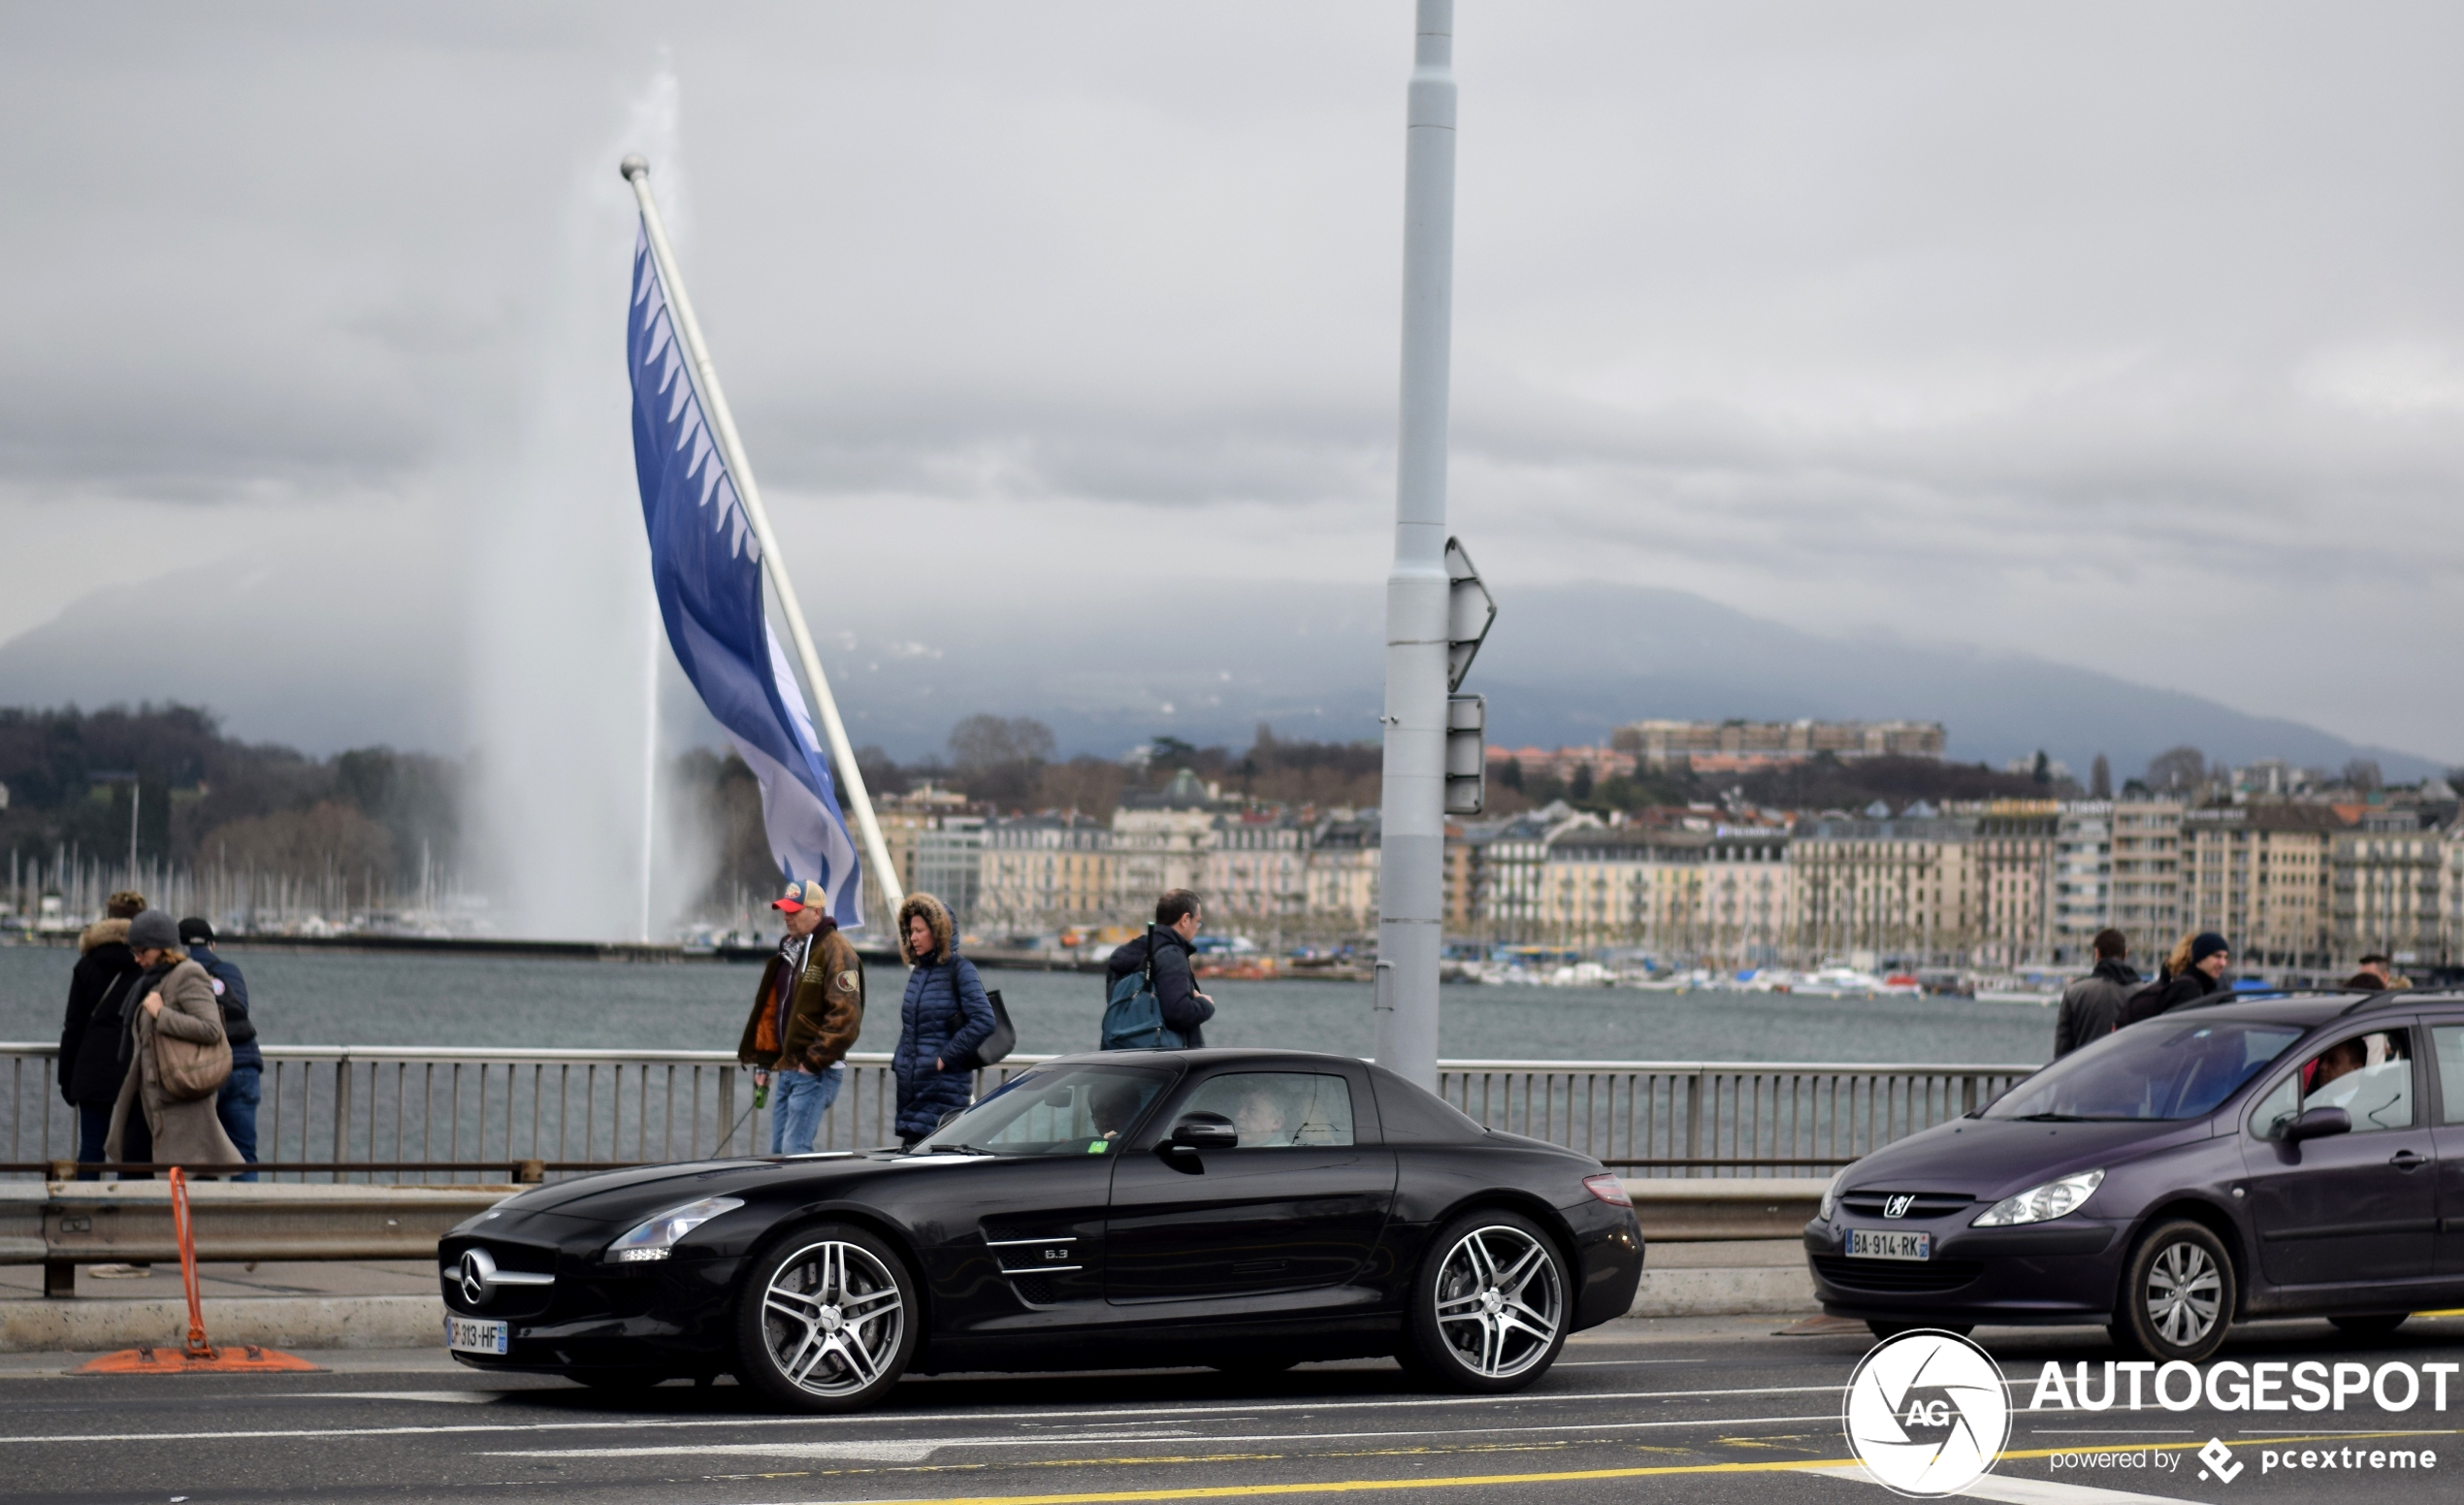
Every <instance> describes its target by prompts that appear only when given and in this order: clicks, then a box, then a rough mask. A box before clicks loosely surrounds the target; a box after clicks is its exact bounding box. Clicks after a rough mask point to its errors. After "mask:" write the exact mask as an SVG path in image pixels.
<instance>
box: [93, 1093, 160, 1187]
mask: <svg viewBox="0 0 2464 1505" xmlns="http://www.w3.org/2000/svg"><path fill="white" fill-rule="evenodd" d="M111 1136H112V1104H110V1103H108V1102H102V1103H95V1102H81V1103H79V1104H78V1105H77V1158H78V1161H79V1162H80V1163H81V1164H85V1165H101V1164H104V1163H106V1161H104V1159H103V1141H104V1140H106V1139H109V1138H110V1137H111ZM119 1152H120V1157H121V1159H123V1160H125V1161H128V1162H129V1163H131V1164H138V1165H142V1164H144V1163H146V1161H150V1160H152V1159H153V1158H154V1130H153V1129H152V1127H151V1126H149V1125H148V1124H147V1123H146V1110H145V1109H144V1108H143V1107H141V1106H139V1105H138V1104H136V1103H134V1102H132V1103H130V1104H129V1105H128V1129H127V1131H126V1132H125V1133H123V1134H121V1135H120V1147H119ZM152 1176H153V1172H151V1171H143V1172H140V1173H139V1174H138V1175H137V1176H136V1177H128V1176H122V1177H121V1178H120V1179H121V1180H123V1181H127V1180H132V1179H134V1180H150V1179H152ZM77 1179H78V1180H80V1181H100V1180H102V1179H103V1173H102V1172H101V1171H100V1170H81V1171H79V1172H78V1173H77Z"/></svg>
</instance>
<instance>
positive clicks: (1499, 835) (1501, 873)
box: [1475, 800, 1605, 941]
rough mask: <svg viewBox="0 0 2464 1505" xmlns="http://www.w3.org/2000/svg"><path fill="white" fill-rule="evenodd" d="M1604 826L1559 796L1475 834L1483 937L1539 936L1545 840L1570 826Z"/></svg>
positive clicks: (1528, 938)
mask: <svg viewBox="0 0 2464 1505" xmlns="http://www.w3.org/2000/svg"><path fill="white" fill-rule="evenodd" d="M1601 825H1605V822H1603V821H1602V820H1601V818H1600V817H1599V816H1597V815H1591V814H1587V813H1585V812H1583V811H1580V810H1576V809H1573V808H1572V807H1571V806H1569V805H1568V804H1567V803H1566V802H1564V801H1562V800H1560V801H1556V802H1551V803H1549V804H1546V805H1543V806H1541V807H1540V808H1539V809H1537V810H1532V811H1529V812H1527V813H1525V814H1522V815H1518V816H1515V817H1514V818H1513V819H1511V820H1508V821H1507V822H1505V823H1504V824H1503V825H1499V826H1494V827H1490V828H1488V829H1487V830H1486V831H1484V832H1482V833H1481V834H1480V835H1479V836H1478V837H1477V838H1475V839H1476V844H1477V846H1478V848H1479V851H1478V856H1477V860H1476V867H1475V873H1476V882H1477V894H1478V898H1477V905H1478V909H1479V914H1480V919H1481V922H1482V925H1483V928H1484V929H1486V930H1487V932H1488V935H1487V937H1486V938H1488V939H1490V940H1503V941H1533V940H1539V939H1540V938H1541V936H1540V893H1541V887H1542V885H1541V881H1540V880H1541V878H1542V877H1543V875H1544V874H1545V871H1546V869H1547V867H1548V844H1549V842H1550V841H1551V840H1552V839H1554V838H1555V837H1556V836H1558V835H1559V834H1562V833H1564V832H1566V831H1569V830H1572V829H1573V828H1575V827H1579V826H1601Z"/></svg>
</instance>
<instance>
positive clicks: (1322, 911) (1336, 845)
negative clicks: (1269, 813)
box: [1307, 810, 1384, 932]
mask: <svg viewBox="0 0 2464 1505" xmlns="http://www.w3.org/2000/svg"><path fill="white" fill-rule="evenodd" d="M1381 829H1382V828H1381V827H1380V825H1379V823H1378V812H1377V811H1376V810H1359V811H1352V812H1339V813H1337V814H1335V815H1332V816H1329V817H1328V818H1327V819H1325V820H1323V821H1320V822H1319V823H1318V825H1317V829H1316V830H1315V831H1313V832H1311V833H1310V838H1309V865H1308V877H1307V882H1308V892H1309V904H1308V909H1309V915H1310V917H1311V918H1312V919H1314V920H1331V921H1334V922H1336V923H1337V924H1338V925H1341V926H1342V927H1344V928H1345V929H1347V930H1350V931H1354V932H1368V931H1374V930H1376V929H1377V926H1378V861H1379V859H1380V858H1381V857H1382V856H1383V855H1384V854H1383V850H1382V845H1381V843H1380V841H1379V832H1380V830H1381Z"/></svg>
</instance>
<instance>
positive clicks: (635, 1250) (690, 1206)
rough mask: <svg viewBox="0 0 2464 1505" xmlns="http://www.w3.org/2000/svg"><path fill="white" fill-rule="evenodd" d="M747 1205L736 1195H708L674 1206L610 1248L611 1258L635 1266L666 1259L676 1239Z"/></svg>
mask: <svg viewBox="0 0 2464 1505" xmlns="http://www.w3.org/2000/svg"><path fill="white" fill-rule="evenodd" d="M743 1205H744V1199H743V1198H741V1197H735V1196H705V1197H703V1198H702V1199H701V1200H699V1201H697V1202H687V1203H685V1204H684V1205H683V1206H682V1207H670V1208H668V1209H667V1210H666V1211H665V1212H663V1213H661V1214H660V1215H659V1216H658V1217H656V1218H653V1219H651V1220H650V1221H649V1222H648V1223H645V1224H643V1225H642V1226H641V1227H637V1228H635V1229H633V1230H632V1232H630V1233H628V1234H626V1235H625V1236H624V1237H623V1238H620V1239H618V1240H616V1242H614V1243H612V1244H610V1245H608V1246H607V1258H608V1259H610V1260H615V1261H616V1262H617V1263H619V1264H632V1263H634V1262H636V1261H639V1260H665V1259H666V1258H667V1254H668V1251H669V1250H671V1249H673V1248H674V1247H675V1244H676V1240H677V1239H680V1238H682V1237H684V1236H685V1235H686V1234H687V1233H690V1232H692V1231H693V1230H694V1229H696V1228H697V1227H701V1226H702V1225H703V1224H705V1223H707V1222H709V1221H710V1220H711V1219H713V1218H715V1217H717V1216H718V1215H719V1214H721V1213H723V1212H733V1211H735V1209H737V1208H739V1207H741V1206H743Z"/></svg>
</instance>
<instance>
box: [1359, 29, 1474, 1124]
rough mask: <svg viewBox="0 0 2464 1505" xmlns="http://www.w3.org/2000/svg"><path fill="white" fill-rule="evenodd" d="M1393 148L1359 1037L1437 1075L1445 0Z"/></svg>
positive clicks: (1415, 68) (1416, 69) (1450, 285)
mask: <svg viewBox="0 0 2464 1505" xmlns="http://www.w3.org/2000/svg"><path fill="white" fill-rule="evenodd" d="M1415 33H1416V34H1415V36H1414V38H1413V44H1412V69H1411V85H1410V105H1409V109H1408V112H1407V116H1406V118H1407V126H1406V131H1405V137H1404V141H1405V147H1404V197H1403V226H1404V228H1403V382H1402V416H1401V427H1400V434H1399V439H1400V446H1399V448H1400V453H1399V455H1398V457H1397V463H1396V471H1395V560H1394V568H1393V570H1392V571H1391V572H1389V573H1388V574H1387V576H1386V713H1385V717H1384V720H1385V733H1386V736H1385V754H1386V755H1385V765H1384V785H1383V793H1382V794H1381V795H1380V797H1379V801H1378V803H1379V806H1380V823H1381V841H1382V843H1383V845H1382V849H1381V851H1380V852H1379V854H1378V990H1377V997H1376V999H1375V1001H1374V1003H1373V1005H1372V1007H1373V1009H1374V1013H1373V1015H1372V1019H1373V1027H1372V1041H1373V1048H1374V1049H1375V1051H1376V1052H1377V1058H1378V1063H1380V1064H1382V1065H1385V1066H1387V1067H1388V1068H1390V1069H1392V1070H1393V1071H1395V1072H1397V1073H1398V1074H1400V1075H1402V1076H1403V1077H1405V1078H1406V1079H1408V1080H1410V1081H1414V1082H1417V1083H1419V1084H1420V1085H1421V1086H1423V1087H1428V1088H1432V1089H1434V1088H1435V1087H1436V1086H1437V1085H1438V961H1439V956H1440V949H1441V942H1442V940H1443V934H1442V932H1443V925H1444V921H1445V905H1444V898H1445V726H1446V638H1447V625H1448V624H1447V610H1446V605H1447V603H1446V596H1447V580H1446V568H1445V539H1446V528H1445V481H1446V399H1447V383H1448V351H1449V348H1450V346H1451V344H1452V337H1453V328H1452V326H1453V304H1454V139H1455V138H1454V0H1419V16H1418V22H1417V26H1416V28H1415Z"/></svg>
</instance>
